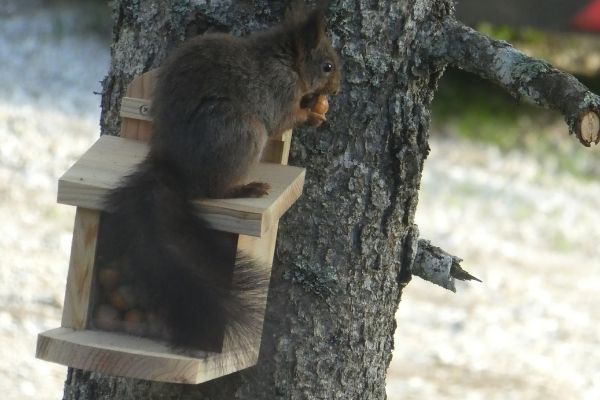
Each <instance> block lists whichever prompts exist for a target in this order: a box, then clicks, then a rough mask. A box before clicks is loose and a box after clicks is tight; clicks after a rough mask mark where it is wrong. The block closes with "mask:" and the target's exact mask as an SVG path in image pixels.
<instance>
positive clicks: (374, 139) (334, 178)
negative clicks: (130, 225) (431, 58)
mask: <svg viewBox="0 0 600 400" xmlns="http://www.w3.org/2000/svg"><path fill="white" fill-rule="evenodd" d="M268 3H269V2H265V1H259V2H246V1H238V2H218V1H216V2H207V4H205V3H204V2H201V1H198V2H188V1H183V0H160V1H159V0H152V1H144V2H140V1H135V0H117V1H115V2H113V7H114V10H113V17H114V23H115V26H114V33H113V48H112V50H113V52H112V65H111V70H110V73H109V75H108V76H107V78H106V79H105V81H104V93H103V99H102V109H103V114H102V123H101V124H102V134H113V135H114V134H117V132H118V124H119V118H118V109H119V105H120V99H121V97H122V96H123V93H124V90H125V87H126V85H127V83H128V82H129V81H130V80H131V79H132V78H133V77H134V76H136V75H139V74H140V73H142V72H144V71H146V70H148V69H150V68H154V67H157V66H159V65H160V63H161V61H162V60H163V59H164V57H165V54H167V52H168V51H169V50H170V49H171V48H172V47H174V46H175V45H176V44H178V43H179V42H181V41H182V40H184V39H185V38H186V37H189V36H191V35H193V34H196V33H201V32H203V31H205V30H207V29H209V28H214V27H216V28H217V29H219V30H221V29H225V30H231V31H232V32H234V33H235V34H243V33H245V32H248V31H252V30H256V29H258V28H260V27H264V26H270V25H273V24H274V23H276V22H277V21H278V20H280V18H281V15H282V12H283V10H282V8H281V6H280V5H278V4H279V3H280V2H271V3H272V4H268ZM276 4H277V5H276ZM331 10H332V12H331V15H330V18H329V22H330V33H331V35H332V37H333V39H334V42H335V46H336V48H338V49H339V51H340V53H341V56H342V59H343V61H344V69H343V72H344V84H343V87H342V92H341V94H340V95H339V96H337V97H335V98H333V99H332V108H331V110H330V112H329V114H328V116H329V122H328V123H327V124H326V126H324V127H321V128H320V129H318V130H317V131H314V130H300V131H297V132H296V133H295V136H294V139H293V144H292V153H291V158H290V164H292V165H298V166H303V167H305V168H307V174H306V184H305V189H304V194H303V196H302V197H301V199H300V201H299V202H298V203H297V204H296V206H295V207H293V208H292V210H290V211H289V212H288V214H287V215H286V216H285V217H284V219H283V220H282V221H281V225H280V233H279V239H278V246H277V252H276V260H275V265H274V270H273V278H272V281H271V289H270V295H269V300H268V310H267V316H266V321H265V332H264V337H263V342H262V347H261V354H260V360H259V364H258V366H256V367H253V368H250V369H248V370H245V371H242V372H239V373H235V374H232V375H230V376H226V377H223V378H220V379H217V380H215V381H212V382H208V383H205V384H201V385H176V384H164V383H155V382H147V381H137V380H133V379H125V378H114V377H108V376H102V375H100V374H96V373H89V372H84V371H80V370H73V369H70V370H69V374H68V377H67V381H66V384H65V395H64V398H65V399H109V398H119V399H153V398H160V399H175V398H177V399H304V398H310V399H344V400H347V399H382V398H385V376H386V370H387V367H388V364H389V362H390V359H391V356H392V353H391V352H392V349H393V346H394V343H393V339H392V338H393V333H394V330H395V327H396V323H395V319H394V314H395V311H396V309H397V307H398V303H399V301H400V295H401V292H402V287H403V286H404V284H405V283H406V281H407V280H408V279H409V277H410V273H409V269H410V265H411V263H412V260H413V258H414V251H415V250H414V249H415V244H416V239H417V233H416V230H415V229H414V228H413V219H414V212H415V207H416V205H417V190H418V187H419V181H420V176H421V170H422V167H423V161H424V159H425V157H426V155H427V152H428V145H427V131H428V126H429V120H430V102H431V99H432V97H433V92H434V90H435V87H436V81H437V79H438V78H439V75H440V70H439V67H434V66H433V64H432V65H431V66H430V65H428V64H427V63H426V62H425V61H424V60H423V59H421V58H420V56H419V54H421V53H422V52H420V50H419V49H421V48H424V47H427V46H430V45H431V43H429V42H428V39H427V37H425V36H420V35H419V29H420V27H421V26H423V25H424V24H425V23H427V22H432V20H441V19H443V18H444V17H446V16H447V14H449V13H451V11H452V6H451V1H449V0H413V1H408V0H403V1H392V0H381V1H366V0H362V1H358V0H356V1H351V0H339V1H337V2H334V5H333V6H331ZM428 25H430V24H428ZM397 345H402V344H401V343H399V344H397Z"/></svg>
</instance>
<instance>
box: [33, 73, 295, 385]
mask: <svg viewBox="0 0 600 400" xmlns="http://www.w3.org/2000/svg"><path fill="white" fill-rule="evenodd" d="M155 80H156V70H153V71H149V72H147V73H145V74H143V75H141V76H139V77H138V78H136V79H135V80H133V81H132V83H131V84H130V85H129V86H128V88H127V92H126V97H124V98H123V100H122V105H121V117H122V124H121V137H114V136H102V137H100V139H99V140H98V141H97V142H96V143H95V144H94V145H92V147H91V148H90V149H89V150H88V151H87V152H86V153H85V154H84V155H83V156H82V157H81V158H80V159H79V160H78V161H77V162H76V163H75V164H74V165H73V166H72V167H71V168H70V169H69V170H68V171H67V172H66V173H65V174H64V175H63V176H62V177H61V178H60V180H59V182H58V202H59V203H62V204H69V205H73V206H76V207H77V211H76V215H75V226H74V230H73V242H72V245H71V257H70V262H69V272H68V276H67V287H66V292H65V303H64V307H63V315H62V321H61V326H60V327H59V328H56V329H52V330H49V331H46V332H43V333H40V334H39V335H38V340H37V349H36V357H38V358H40V359H43V360H46V361H51V362H55V363H59V364H63V365H67V366H70V367H73V368H78V369H84V370H91V371H97V372H100V373H104V374H109V375H117V376H125V377H131V378H138V379H146V380H154V381H163V382H177V383H201V382H205V381H208V380H211V379H215V378H218V377H220V376H223V375H227V374H230V373H233V372H235V371H239V370H241V369H244V368H248V367H250V366H252V365H254V364H256V361H257V359H258V352H259V348H260V343H255V344H254V346H251V347H250V348H249V347H247V346H245V347H243V348H242V347H241V346H240V345H239V344H236V343H230V342H229V341H228V340H227V339H224V341H223V343H222V344H221V348H220V350H221V351H219V352H215V351H202V352H195V353H190V354H193V355H190V354H187V353H185V352H181V351H174V350H173V349H171V348H170V347H169V346H167V344H166V343H165V342H164V341H161V340H157V339H151V338H145V337H139V336H136V335H132V334H129V333H126V332H118V331H103V330H96V329H92V327H91V321H92V312H93V307H94V296H95V293H97V290H98V289H97V286H98V283H97V282H96V281H97V280H98V279H97V271H96V269H97V266H96V255H97V251H96V250H97V245H98V243H99V242H100V241H101V240H100V239H101V237H100V236H99V235H101V234H103V232H102V230H101V229H100V226H101V215H102V200H103V198H104V196H105V195H106V194H107V192H108V191H109V190H110V189H112V188H114V187H116V186H117V185H118V183H119V181H120V179H121V178H123V177H124V176H126V175H127V174H129V173H131V172H132V171H133V168H135V166H136V165H137V164H138V163H139V162H140V161H142V160H143V159H144V157H145V155H146V153H147V151H148V145H147V143H146V142H147V141H148V139H149V138H150V137H151V135H152V119H151V117H150V114H149V110H150V107H151V98H152V91H153V88H154V84H155ZM291 135H292V133H291V131H288V132H286V133H285V134H283V135H282V137H281V138H277V139H272V140H269V142H268V144H267V147H266V149H265V151H264V153H263V156H262V161H261V163H259V164H258V165H256V166H255V167H254V168H253V169H252V170H251V171H250V173H249V176H248V181H249V182H250V181H261V182H267V183H269V184H270V185H271V188H272V189H271V192H270V193H269V195H267V196H265V197H262V198H252V199H250V198H236V199H208V200H207V199H203V200H199V201H198V202H197V204H196V205H197V210H198V213H199V214H201V215H202V216H203V217H204V218H205V219H206V220H207V221H208V222H209V224H210V226H211V228H213V229H215V230H217V231H222V232H228V234H229V236H228V237H231V238H232V239H233V240H234V241H235V242H234V243H236V244H237V251H241V252H243V253H244V254H246V255H248V256H249V257H251V258H253V259H255V260H257V261H259V262H261V263H262V264H263V265H265V266H266V267H268V268H269V269H270V268H271V266H272V263H273V254H274V252H275V240H276V237H277V228H278V223H279V218H280V217H281V216H282V215H283V213H284V212H286V211H287V210H288V208H289V207H290V206H291V205H292V204H293V203H294V202H295V201H296V200H297V199H298V197H299V196H300V194H301V193H302V186H303V184H304V169H302V168H297V167H291V166H288V165H286V164H287V160H288V153H289V148H290V141H291ZM233 271H234V272H233V273H234V274H235V266H234V267H233ZM261 290H263V291H264V292H263V293H264V294H265V296H264V298H265V299H266V292H267V291H268V287H266V286H265V287H264V288H261ZM263 307H266V304H264V305H263ZM225 329H227V328H225ZM223 337H224V338H227V335H225V334H224V335H223Z"/></svg>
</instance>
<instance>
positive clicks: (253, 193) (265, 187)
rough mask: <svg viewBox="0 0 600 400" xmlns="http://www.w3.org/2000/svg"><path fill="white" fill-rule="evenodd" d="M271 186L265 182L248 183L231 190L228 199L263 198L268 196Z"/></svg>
mask: <svg viewBox="0 0 600 400" xmlns="http://www.w3.org/2000/svg"><path fill="white" fill-rule="evenodd" d="M270 190H271V185H269V184H268V183H265V182H250V183H247V184H245V185H241V186H236V187H234V188H232V189H231V192H230V193H229V197H263V196H266V195H268V194H269V191H270Z"/></svg>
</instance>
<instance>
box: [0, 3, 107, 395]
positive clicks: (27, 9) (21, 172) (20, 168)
mask: <svg viewBox="0 0 600 400" xmlns="http://www.w3.org/2000/svg"><path fill="white" fill-rule="evenodd" d="M94 18H95V17H94V14H90V13H89V9H88V7H87V5H86V6H84V7H81V6H78V7H75V6H72V5H68V4H64V5H54V6H53V7H52V11H51V12H49V11H48V10H47V9H45V8H44V7H41V2H35V1H30V0H27V1H6V2H3V3H2V4H0V60H2V62H1V63H0V72H1V73H0V220H1V221H2V234H1V235H0V393H2V395H1V396H0V397H2V398H3V399H7V400H20V399H40V400H44V399H58V398H62V396H61V393H62V383H63V381H64V379H65V376H66V368H64V367H60V366H57V365H53V364H49V363H45V362H42V361H37V360H35V359H34V358H33V356H34V354H35V336H36V334H37V333H38V332H40V331H43V330H47V329H51V328H54V327H57V326H58V325H59V323H60V315H61V305H62V299H63V296H64V286H65V279H66V273H67V262H68V254H69V251H70V242H71V231H72V226H73V217H74V209H73V208H72V207H67V206H61V205H57V204H56V182H57V179H58V177H59V176H60V175H61V174H62V173H63V172H64V171H65V169H66V168H67V167H68V166H69V165H70V164H71V163H72V162H73V161H74V160H75V159H76V158H77V157H78V156H79V155H80V154H81V153H82V152H83V151H84V150H85V149H86V148H87V147H88V146H89V145H90V144H91V143H92V142H93V141H94V140H95V138H96V137H97V135H98V128H97V126H98V121H99V115H100V113H99V108H98V105H99V96H96V95H94V94H93V92H94V91H96V92H99V91H100V90H101V86H100V83H99V81H100V80H101V79H102V77H103V76H104V74H105V73H106V71H107V69H108V63H109V53H108V49H109V44H110V43H109V42H108V41H107V40H106V39H104V40H102V39H100V37H99V36H98V35H97V34H96V33H94V32H95V31H94V30H92V31H90V29H89V28H90V27H91V26H93V24H94Z"/></svg>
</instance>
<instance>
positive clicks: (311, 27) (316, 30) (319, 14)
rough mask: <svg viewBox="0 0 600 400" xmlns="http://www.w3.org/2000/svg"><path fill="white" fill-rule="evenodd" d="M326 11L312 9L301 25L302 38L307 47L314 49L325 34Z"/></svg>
mask: <svg viewBox="0 0 600 400" xmlns="http://www.w3.org/2000/svg"><path fill="white" fill-rule="evenodd" d="M325 29H326V27H325V13H324V12H323V10H320V9H317V10H314V11H312V12H311V13H310V14H308V16H307V17H306V19H305V20H304V23H303V24H302V25H301V27H300V39H301V40H302V41H303V42H304V45H305V48H307V49H314V48H316V47H317V46H318V44H319V42H320V41H321V39H322V38H323V37H324V36H325Z"/></svg>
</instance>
